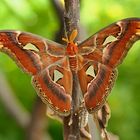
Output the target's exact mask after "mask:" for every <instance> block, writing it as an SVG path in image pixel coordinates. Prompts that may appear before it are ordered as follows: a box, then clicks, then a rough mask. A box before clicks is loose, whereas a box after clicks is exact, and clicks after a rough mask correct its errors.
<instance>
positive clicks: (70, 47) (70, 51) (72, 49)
mask: <svg viewBox="0 0 140 140" xmlns="http://www.w3.org/2000/svg"><path fill="white" fill-rule="evenodd" d="M77 34H78V32H77V30H73V31H72V33H71V34H70V36H69V38H62V40H63V41H65V42H66V43H67V48H66V54H67V55H75V54H76V53H77V52H78V47H77V43H75V42H74V40H75V38H76V36H77Z"/></svg>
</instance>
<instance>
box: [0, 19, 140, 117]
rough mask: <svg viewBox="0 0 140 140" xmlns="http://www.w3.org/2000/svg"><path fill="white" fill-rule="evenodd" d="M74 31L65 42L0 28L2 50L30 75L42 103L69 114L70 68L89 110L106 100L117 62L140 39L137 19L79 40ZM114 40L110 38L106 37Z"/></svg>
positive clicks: (95, 108) (117, 23) (112, 26)
mask: <svg viewBox="0 0 140 140" xmlns="http://www.w3.org/2000/svg"><path fill="white" fill-rule="evenodd" d="M76 36H77V31H76V30H73V31H72V33H71V35H70V36H69V37H68V38H65V39H63V40H64V41H65V42H67V45H62V44H58V43H56V42H53V41H50V40H48V39H45V38H43V37H40V36H37V35H34V34H31V33H27V32H21V31H12V30H3V31H0V51H2V52H4V53H6V54H8V55H9V56H10V57H11V58H12V59H13V60H14V61H15V62H16V63H17V65H18V66H19V67H20V68H21V69H22V70H23V71H24V72H25V73H28V74H30V75H31V76H32V84H33V86H34V87H35V89H36V91H37V93H38V95H39V96H40V97H41V99H42V100H43V102H45V103H46V104H48V105H49V106H50V107H51V108H52V109H53V110H54V111H55V112H57V113H58V114H60V115H63V116H67V115H69V114H70V111H71V102H72V97H71V94H72V81H73V77H72V72H74V73H76V75H77V76H78V78H79V84H80V88H81V90H82V95H83V99H84V105H85V107H86V109H87V110H88V112H89V113H92V112H95V111H97V110H99V109H100V108H101V107H102V106H103V105H104V103H105V101H106V98H107V96H108V94H109V93H110V91H111V89H112V87H113V85H114V82H115V79H116V77H117V66H118V65H120V64H121V63H122V61H123V59H124V58H125V56H126V55H127V52H128V50H129V49H130V48H131V46H132V45H133V43H134V42H136V41H137V40H139V38H140V19H139V18H128V19H123V20H120V21H118V22H115V23H113V24H111V25H109V26H107V27H105V28H104V29H102V30H100V31H99V32H97V33H95V34H94V35H92V36H91V37H89V38H88V39H86V40H85V41H83V42H82V43H80V44H77V43H76V42H75V41H74V40H75V37H76ZM110 38H112V39H110Z"/></svg>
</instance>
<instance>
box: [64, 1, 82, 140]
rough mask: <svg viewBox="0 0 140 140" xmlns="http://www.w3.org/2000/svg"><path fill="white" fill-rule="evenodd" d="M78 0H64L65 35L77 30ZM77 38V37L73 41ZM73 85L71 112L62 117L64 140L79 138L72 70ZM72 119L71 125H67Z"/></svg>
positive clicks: (76, 95)
mask: <svg viewBox="0 0 140 140" xmlns="http://www.w3.org/2000/svg"><path fill="white" fill-rule="evenodd" d="M79 18H80V16H79V0H65V15H64V20H65V27H66V32H67V35H68V36H69V35H70V34H71V32H72V31H73V30H75V29H76V30H77V31H79ZM77 40H78V37H77V38H76V40H75V41H77ZM72 76H73V87H72V89H73V90H72V112H71V114H70V116H68V117H65V118H64V139H65V140H79V139H80V129H79V114H77V113H76V110H78V108H79V106H80V102H79V100H80V95H79V92H80V91H79V88H78V87H79V81H78V77H77V74H76V73H75V72H74V71H72ZM71 119H72V123H71V125H69V122H70V120H71Z"/></svg>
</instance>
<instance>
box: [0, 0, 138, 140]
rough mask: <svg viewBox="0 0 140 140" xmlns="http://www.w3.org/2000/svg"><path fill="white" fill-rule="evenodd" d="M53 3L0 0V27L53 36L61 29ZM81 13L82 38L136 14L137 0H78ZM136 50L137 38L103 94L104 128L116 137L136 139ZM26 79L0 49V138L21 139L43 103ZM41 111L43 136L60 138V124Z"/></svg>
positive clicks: (125, 139)
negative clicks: (106, 104)
mask: <svg viewBox="0 0 140 140" xmlns="http://www.w3.org/2000/svg"><path fill="white" fill-rule="evenodd" d="M60 2H61V3H63V1H60ZM57 6H58V5H56V3H54V0H36V1H35V0H12V1H9V0H1V1H0V30H5V29H15V30H21V31H28V32H32V33H34V34H39V35H42V36H44V37H46V38H48V39H52V40H57V39H58V38H61V36H59V34H58V32H59V30H61V28H62V27H61V21H60V18H59V13H58V12H57V10H56V9H57V8H58V7H57ZM80 14H81V20H80V23H81V26H82V31H81V32H82V33H83V38H87V37H88V36H90V35H92V34H93V33H95V32H96V31H98V30H99V29H101V28H103V27H105V26H106V25H109V24H111V23H112V22H114V21H117V20H120V19H123V18H128V17H140V1H139V0H133V1H132V0H123V1H122V0H117V1H116V0H100V1H99V0H81V11H80ZM83 29H84V30H83ZM85 33H86V35H84V34H85ZM139 52H140V42H137V43H135V45H134V46H133V48H132V49H131V50H130V51H129V53H128V55H127V57H126V59H125V61H124V62H123V64H122V65H121V66H119V68H118V70H119V76H118V79H117V82H116V85H115V87H114V88H113V91H112V93H111V94H110V96H109V98H108V100H109V104H110V107H111V112H112V113H111V119H110V121H109V125H108V128H107V129H108V131H111V132H113V133H114V134H117V135H118V136H119V137H120V139H121V140H132V139H133V140H138V139H139V138H140V127H139V125H140V102H139V101H140V54H139ZM30 79H31V77H30V76H28V75H26V74H24V73H23V72H22V71H21V70H19V68H17V66H16V65H15V63H14V62H13V61H12V60H11V59H10V58H9V57H8V56H7V55H5V54H3V53H0V140H19V139H20V140H24V139H25V138H26V134H27V135H28V132H27V131H29V129H28V128H30V127H31V126H30V125H29V126H28V123H29V124H32V122H30V118H34V117H35V113H34V112H35V110H36V108H35V107H36V106H37V107H38V106H39V107H40V106H43V105H40V104H39V105H38V104H37V100H38V99H37V95H36V93H35V91H34V89H33V87H32V86H31V82H30ZM43 107H44V106H43ZM40 108H41V107H40ZM44 110H45V107H44ZM39 111H40V109H38V112H39ZM40 114H41V112H40ZM42 114H43V113H42ZM43 115H44V114H43ZM43 115H42V116H41V115H40V117H42V118H43V119H44V120H43V119H42V118H40V119H41V121H42V120H43V121H44V123H45V126H42V127H44V128H43V129H45V131H46V135H47V136H46V137H48V139H47V140H49V139H50V137H51V138H52V139H53V140H62V125H61V123H59V122H58V121H55V120H52V119H50V118H48V117H46V116H45V117H44V116H43ZM38 120H39V119H38ZM27 126H28V127H27Z"/></svg>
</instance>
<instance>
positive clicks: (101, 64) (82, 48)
mask: <svg viewBox="0 0 140 140" xmlns="http://www.w3.org/2000/svg"><path fill="white" fill-rule="evenodd" d="M110 36H113V37H114V38H115V39H114V40H110V41H107V42H106V40H107V38H108V37H110ZM139 38H140V19H137V18H130V19H124V20H121V21H118V22H116V23H113V24H111V25H110V26H108V27H106V28H104V29H102V30H100V31H99V32H97V33H96V34H95V35H93V36H91V37H90V38H88V39H87V40H85V41H84V42H83V43H81V44H79V53H80V54H81V55H82V56H83V58H84V59H86V60H88V61H94V62H96V63H97V65H96V68H98V71H97V75H96V76H95V78H93V80H92V81H90V83H89V84H88V86H87V90H86V93H85V95H84V98H85V105H86V107H87V109H88V110H89V111H95V110H96V109H98V108H100V107H101V106H102V105H103V103H104V101H105V99H106V97H107V95H108V93H109V91H110V90H111V89H112V86H113V83H114V81H115V77H116V75H117V74H116V70H115V69H116V67H117V66H118V65H119V64H121V62H122V61H123V59H124V58H125V56H126V54H127V52H128V50H129V49H130V48H131V46H132V45H133V44H134V42H135V41H137V40H139ZM83 69H84V67H83Z"/></svg>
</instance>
